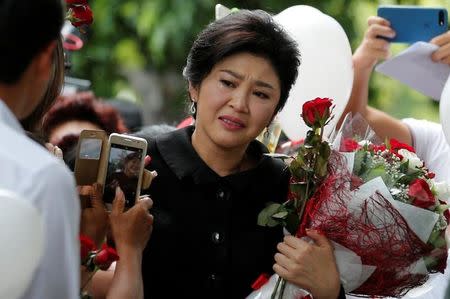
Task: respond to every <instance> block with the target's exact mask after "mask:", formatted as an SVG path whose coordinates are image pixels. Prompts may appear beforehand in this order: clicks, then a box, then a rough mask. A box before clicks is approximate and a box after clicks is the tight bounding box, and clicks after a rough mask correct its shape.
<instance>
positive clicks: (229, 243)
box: [142, 127, 345, 299]
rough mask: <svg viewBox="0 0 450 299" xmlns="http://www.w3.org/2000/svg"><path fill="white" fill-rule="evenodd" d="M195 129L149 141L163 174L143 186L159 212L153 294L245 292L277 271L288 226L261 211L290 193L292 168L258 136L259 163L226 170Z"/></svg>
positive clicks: (147, 265)
mask: <svg viewBox="0 0 450 299" xmlns="http://www.w3.org/2000/svg"><path fill="white" fill-rule="evenodd" d="M193 130H194V128H193V127H187V128H184V129H181V130H177V131H173V132H170V133H168V134H164V135H160V136H158V137H157V138H156V139H154V140H150V142H149V144H148V154H149V155H150V156H151V157H152V161H151V163H150V165H149V166H148V168H149V169H151V170H156V171H157V172H158V176H157V177H156V178H155V179H154V180H153V182H152V184H151V186H150V188H149V189H148V190H144V191H143V193H148V194H150V196H151V198H152V199H153V208H152V210H151V213H152V214H153V215H154V217H155V218H154V228H153V233H152V236H151V238H150V241H149V243H148V244H147V247H146V248H145V251H144V256H143V264H142V273H143V280H144V294H145V298H151V299H161V298H211V299H212V298H214V299H221V298H227V299H230V298H232V299H241V298H245V297H246V296H247V295H249V294H250V293H251V292H252V291H253V290H252V289H251V285H252V283H253V282H254V281H255V280H256V279H257V278H258V277H259V275H260V274H262V273H268V274H272V273H273V271H272V265H273V263H274V255H275V253H276V244H277V243H278V242H280V241H281V240H282V237H283V234H282V229H281V228H280V227H275V228H268V227H261V226H258V225H257V217H258V214H259V212H260V211H261V210H262V209H263V208H264V207H265V206H266V204H267V203H269V202H283V201H284V200H285V199H286V194H287V191H288V183H289V170H288V169H287V168H286V166H285V164H284V163H283V162H281V161H279V160H275V159H272V158H270V157H267V156H264V155H263V153H265V152H267V149H266V148H265V147H264V146H263V145H262V144H261V143H259V142H257V141H253V142H252V143H251V144H250V145H249V147H248V149H247V155H248V156H250V157H251V158H253V159H255V160H256V161H258V163H257V166H256V167H255V168H253V169H251V170H247V171H244V172H240V173H236V174H233V175H229V176H226V177H220V176H219V175H217V174H216V173H215V172H214V171H212V170H211V169H210V168H209V167H208V166H207V165H206V164H205V163H204V162H203V161H202V160H201V158H200V157H199V156H198V155H197V153H196V152H195V150H194V148H193V147H192V144H191V135H192V132H193ZM339 299H345V294H344V292H343V289H342V287H341V291H340V295H339Z"/></svg>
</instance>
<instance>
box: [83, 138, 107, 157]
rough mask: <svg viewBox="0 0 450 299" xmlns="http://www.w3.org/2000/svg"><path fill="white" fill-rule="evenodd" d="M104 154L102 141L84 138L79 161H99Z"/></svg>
mask: <svg viewBox="0 0 450 299" xmlns="http://www.w3.org/2000/svg"><path fill="white" fill-rule="evenodd" d="M101 152H102V140H101V139H98V138H83V139H81V144H80V153H79V156H78V158H79V159H86V160H99V159H100V153H101Z"/></svg>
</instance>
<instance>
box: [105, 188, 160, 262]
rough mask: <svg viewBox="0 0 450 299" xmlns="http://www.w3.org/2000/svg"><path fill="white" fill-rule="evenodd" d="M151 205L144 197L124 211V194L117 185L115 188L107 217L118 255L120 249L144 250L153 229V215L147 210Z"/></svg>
mask: <svg viewBox="0 0 450 299" xmlns="http://www.w3.org/2000/svg"><path fill="white" fill-rule="evenodd" d="M152 205H153V202H152V200H151V199H150V198H149V197H145V198H142V199H140V200H139V201H138V202H136V204H135V205H134V206H133V207H132V208H131V209H129V210H128V211H126V212H124V208H125V196H124V194H123V192H122V190H121V189H120V188H119V187H117V188H116V197H115V199H114V201H113V206H112V211H111V214H110V215H109V219H110V223H111V230H112V235H113V238H114V241H115V244H116V247H117V250H118V252H119V255H120V251H121V250H127V249H131V250H136V251H137V252H142V251H143V250H144V248H145V246H146V245H147V242H148V240H149V238H150V235H151V232H152V229H153V216H152V215H151V214H150V213H149V211H148V210H149V209H150V208H151V207H152Z"/></svg>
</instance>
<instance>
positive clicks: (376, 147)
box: [369, 144, 386, 153]
mask: <svg viewBox="0 0 450 299" xmlns="http://www.w3.org/2000/svg"><path fill="white" fill-rule="evenodd" d="M369 149H371V150H372V151H373V152H374V153H376V152H378V151H380V152H384V151H385V150H386V145H384V144H382V145H370V146H369Z"/></svg>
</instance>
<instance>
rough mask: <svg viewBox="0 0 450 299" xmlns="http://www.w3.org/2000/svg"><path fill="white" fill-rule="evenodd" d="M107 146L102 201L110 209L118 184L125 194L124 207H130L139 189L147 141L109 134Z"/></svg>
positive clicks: (136, 197) (137, 196)
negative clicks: (107, 152)
mask: <svg viewBox="0 0 450 299" xmlns="http://www.w3.org/2000/svg"><path fill="white" fill-rule="evenodd" d="M108 147H109V154H108V160H107V167H106V174H105V180H104V182H105V183H104V193H103V201H104V202H105V204H106V206H107V207H108V208H109V209H110V208H111V204H112V201H113V200H114V197H115V193H116V187H117V186H119V187H120V188H121V189H122V191H123V193H124V195H125V207H126V208H130V207H132V206H133V205H134V204H135V202H136V201H137V199H138V198H139V194H140V191H141V182H142V172H143V170H144V157H145V155H146V153H147V141H146V140H145V139H142V138H137V137H133V136H128V135H122V134H111V136H109V142H108Z"/></svg>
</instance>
